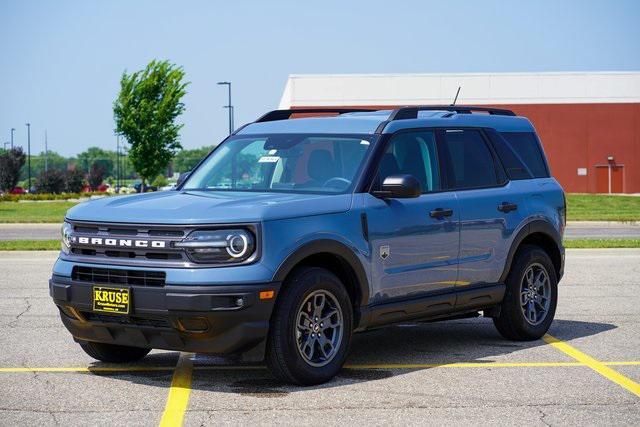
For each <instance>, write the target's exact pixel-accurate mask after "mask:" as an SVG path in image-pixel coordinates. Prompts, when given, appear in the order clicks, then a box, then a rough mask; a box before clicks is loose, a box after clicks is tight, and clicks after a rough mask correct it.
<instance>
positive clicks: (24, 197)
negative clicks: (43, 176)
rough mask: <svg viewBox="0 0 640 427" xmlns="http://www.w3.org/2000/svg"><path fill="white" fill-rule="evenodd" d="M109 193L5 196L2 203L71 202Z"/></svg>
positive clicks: (2, 197) (1, 198) (0, 200)
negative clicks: (70, 200)
mask: <svg viewBox="0 0 640 427" xmlns="http://www.w3.org/2000/svg"><path fill="white" fill-rule="evenodd" d="M108 195H109V193H108V192H104V193H103V192H98V191H94V192H92V193H60V194H51V193H41V194H4V195H2V196H0V202H21V201H40V200H69V199H80V198H85V197H93V196H108Z"/></svg>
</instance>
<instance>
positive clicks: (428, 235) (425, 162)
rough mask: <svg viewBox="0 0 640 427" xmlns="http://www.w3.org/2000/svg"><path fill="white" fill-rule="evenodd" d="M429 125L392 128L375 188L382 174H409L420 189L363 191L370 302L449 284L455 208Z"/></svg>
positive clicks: (450, 287)
mask: <svg viewBox="0 0 640 427" xmlns="http://www.w3.org/2000/svg"><path fill="white" fill-rule="evenodd" d="M442 173H443V172H442V168H441V162H440V153H439V148H438V144H437V143H436V132H435V131H433V130H426V129H425V130H414V131H408V132H400V133H397V134H395V135H394V136H393V137H392V138H391V139H390V141H389V142H388V145H387V147H386V148H385V152H384V154H383V156H382V159H381V161H380V164H379V165H378V170H377V174H376V177H375V180H374V184H373V185H374V189H375V187H376V186H379V185H380V184H381V183H382V181H384V179H385V178H386V177H387V176H390V175H397V174H410V175H413V176H414V177H415V178H417V179H418V181H420V183H421V187H422V195H421V196H420V197H417V198H411V199H379V198H376V197H374V196H372V195H371V194H366V195H365V197H364V200H365V202H364V205H365V210H366V214H367V219H368V227H369V241H370V245H371V264H372V279H373V280H372V287H373V289H372V296H373V302H374V303H383V302H388V301H391V300H394V299H405V298H412V297H417V296H422V295H425V294H429V293H434V292H442V291H447V290H453V289H454V288H455V280H456V276H457V269H458V265H457V264H458V240H459V229H458V227H459V219H458V216H459V212H458V203H457V200H456V196H455V193H454V192H453V191H444V190H443V188H444V187H443V180H442V178H443V175H442Z"/></svg>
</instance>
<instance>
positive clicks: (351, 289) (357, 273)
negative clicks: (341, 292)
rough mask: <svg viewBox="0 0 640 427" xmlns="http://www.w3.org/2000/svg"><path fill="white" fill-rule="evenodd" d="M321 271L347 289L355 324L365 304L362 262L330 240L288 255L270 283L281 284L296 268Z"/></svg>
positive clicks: (312, 244) (366, 280)
mask: <svg viewBox="0 0 640 427" xmlns="http://www.w3.org/2000/svg"><path fill="white" fill-rule="evenodd" d="M305 265H306V266H312V265H313V266H316V267H324V268H327V269H328V270H330V271H332V272H333V273H334V274H336V275H337V276H338V277H339V278H340V279H341V280H342V281H343V282H346V283H344V284H345V286H347V292H348V293H349V296H350V297H351V298H352V301H353V303H354V316H355V319H354V320H355V321H356V322H355V324H356V325H357V324H358V321H359V317H360V316H359V314H360V307H363V306H366V305H367V304H368V302H369V280H368V279H367V274H366V272H365V269H364V266H363V265H362V262H361V261H360V259H359V258H358V257H357V255H356V254H355V253H354V251H353V249H351V248H350V247H348V246H347V245H345V244H344V243H342V242H339V241H337V240H332V239H319V240H314V241H311V242H307V243H305V244H303V245H302V246H300V247H298V248H297V249H296V250H295V251H294V252H293V253H291V254H290V255H289V256H288V257H287V258H286V259H285V260H284V261H283V262H282V263H281V264H280V266H279V267H278V270H277V271H276V273H275V274H274V277H273V280H274V281H277V282H284V281H285V279H286V278H287V276H288V275H289V273H291V272H292V271H293V270H294V269H295V268H297V267H300V266H305Z"/></svg>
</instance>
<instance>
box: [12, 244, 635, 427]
mask: <svg viewBox="0 0 640 427" xmlns="http://www.w3.org/2000/svg"><path fill="white" fill-rule="evenodd" d="M55 257H56V254H55V253H53V252H42V253H38V252H13V253H9V252H4V253H1V252H0V271H1V273H2V274H1V275H0V323H1V324H2V326H3V328H2V329H1V330H0V390H2V392H1V393H0V394H1V396H2V398H1V399H0V402H1V403H0V424H1V425H15V424H20V425H24V424H36V425H55V424H82V425H113V424H125V425H158V424H160V423H161V422H165V423H167V424H171V423H179V422H180V421H184V423H185V424H186V425H202V424H204V425H210V424H240V423H241V424H270V423H276V422H277V423H285V424H315V425H317V424H332V425H333V424H341V425H346V424H355V423H357V424H358V425H367V424H370V425H386V424H403V425H404V424H427V423H428V424H445V423H447V424H455V425H463V424H467V425H468V424H529V425H558V424H571V425H578V424H580V425H585V424H588V425H593V424H600V425H605V424H606V425H612V424H616V425H620V424H622V425H640V384H639V383H640V336H639V335H640V334H639V332H640V250H635V249H617V250H569V251H568V252H567V264H566V274H565V277H564V279H563V280H562V282H561V284H560V302H559V307H558V312H557V315H556V320H555V322H554V323H553V325H552V327H551V330H550V331H549V334H550V335H548V336H547V337H545V339H544V340H539V341H535V342H527V343H520V342H509V341H505V340H503V339H501V338H500V336H499V335H498V333H497V332H496V331H495V329H494V328H493V325H492V323H491V321H490V320H488V319H482V318H480V319H469V320H459V321H451V322H442V323H417V324H403V325H397V326H392V327H389V328H385V329H380V330H375V331H371V332H366V333H362V334H358V335H356V336H355V337H354V340H353V344H352V350H351V356H350V358H349V360H348V362H347V363H348V367H347V369H345V370H344V371H343V372H342V373H341V375H340V376H339V377H338V378H336V379H335V380H333V381H331V382H330V383H328V384H324V385H321V386H316V387H309V388H302V387H292V386H287V385H283V384H280V383H277V382H275V381H274V380H273V379H272V378H271V377H270V376H269V373H268V372H267V371H266V369H264V368H262V367H261V366H238V365H237V364H235V362H234V361H233V360H223V359H219V358H215V357H208V356H204V355H189V354H182V355H180V354H178V353H175V352H163V351H155V352H153V353H151V354H150V355H149V356H148V357H147V358H145V359H144V361H143V362H140V363H136V364H133V365H126V366H115V365H108V364H104V363H98V362H95V361H94V360H92V359H91V358H89V357H88V356H86V355H85V354H84V353H83V352H82V351H81V350H80V348H79V347H78V346H77V344H75V343H74V342H73V340H72V339H71V336H70V335H69V334H68V332H67V331H66V330H65V329H64V327H63V326H62V324H61V322H60V320H59V318H58V313H57V310H56V309H55V307H54V306H53V304H52V302H51V301H50V299H49V296H48V290H47V279H48V277H49V274H50V270H51V265H52V264H53V262H54V260H55ZM176 365H177V368H176Z"/></svg>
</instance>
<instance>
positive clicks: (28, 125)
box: [25, 123, 31, 193]
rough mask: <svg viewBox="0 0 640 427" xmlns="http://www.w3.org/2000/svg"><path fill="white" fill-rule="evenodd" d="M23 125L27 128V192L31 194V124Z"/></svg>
mask: <svg viewBox="0 0 640 427" xmlns="http://www.w3.org/2000/svg"><path fill="white" fill-rule="evenodd" d="M25 125H26V126H27V170H28V171H29V175H28V176H29V180H28V181H27V183H28V184H27V192H28V193H31V123H25Z"/></svg>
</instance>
